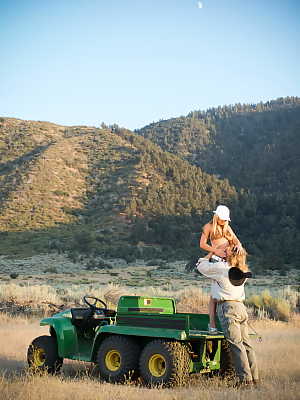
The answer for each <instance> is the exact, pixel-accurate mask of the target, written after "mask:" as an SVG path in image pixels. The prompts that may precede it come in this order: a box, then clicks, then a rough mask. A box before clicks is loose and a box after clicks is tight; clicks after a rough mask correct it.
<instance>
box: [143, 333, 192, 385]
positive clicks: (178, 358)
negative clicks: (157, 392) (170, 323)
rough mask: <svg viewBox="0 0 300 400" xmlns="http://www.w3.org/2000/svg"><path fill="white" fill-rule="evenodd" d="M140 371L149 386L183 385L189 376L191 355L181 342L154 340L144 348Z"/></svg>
mask: <svg viewBox="0 0 300 400" xmlns="http://www.w3.org/2000/svg"><path fill="white" fill-rule="evenodd" d="M139 365H140V373H141V377H142V379H143V381H144V383H145V384H146V385H148V386H158V385H162V386H181V385H184V384H185V383H186V382H187V380H188V377H189V371H190V356H189V353H188V351H187V348H186V346H185V345H184V344H182V343H180V342H171V341H166V340H153V341H152V342H150V343H148V344H147V345H146V346H145V348H144V349H143V351H142V353H141V357H140V362H139Z"/></svg>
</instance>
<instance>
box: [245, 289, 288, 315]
mask: <svg viewBox="0 0 300 400" xmlns="http://www.w3.org/2000/svg"><path fill="white" fill-rule="evenodd" d="M246 304H247V305H248V306H252V307H253V308H254V312H255V314H256V315H257V316H259V315H267V316H269V317H270V318H272V319H275V320H280V321H286V322H287V321H289V319H290V315H291V304H290V303H289V302H288V301H287V300H286V299H284V298H279V297H273V296H272V295H271V294H270V292H269V291H268V290H264V291H263V292H262V293H261V294H260V295H252V296H251V297H249V299H248V300H247V301H246Z"/></svg>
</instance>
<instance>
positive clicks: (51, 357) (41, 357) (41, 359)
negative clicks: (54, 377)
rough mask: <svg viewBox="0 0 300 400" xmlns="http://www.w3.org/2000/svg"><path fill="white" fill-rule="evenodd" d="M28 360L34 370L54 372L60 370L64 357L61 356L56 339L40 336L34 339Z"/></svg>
mask: <svg viewBox="0 0 300 400" xmlns="http://www.w3.org/2000/svg"><path fill="white" fill-rule="evenodd" d="M27 362H28V365H29V368H30V369H31V371H32V372H35V373H36V372H48V373H49V374H54V373H56V372H58V371H59V370H60V368H61V367H62V364H63V358H61V357H59V355H58V350H57V342H56V339H55V338H54V337H52V336H39V337H37V338H36V339H34V340H33V341H32V343H31V344H30V346H29V348H28V351H27Z"/></svg>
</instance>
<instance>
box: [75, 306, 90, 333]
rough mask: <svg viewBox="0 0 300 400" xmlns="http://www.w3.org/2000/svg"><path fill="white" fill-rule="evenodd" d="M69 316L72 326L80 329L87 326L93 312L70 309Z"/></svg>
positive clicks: (88, 309)
mask: <svg viewBox="0 0 300 400" xmlns="http://www.w3.org/2000/svg"><path fill="white" fill-rule="evenodd" d="M71 314H72V319H71V322H72V324H73V325H74V326H77V327H78V328H81V327H83V326H86V325H87V323H88V321H89V319H90V318H91V317H92V315H93V311H92V310H91V309H90V308H71Z"/></svg>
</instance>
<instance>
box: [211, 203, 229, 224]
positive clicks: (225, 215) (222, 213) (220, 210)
mask: <svg viewBox="0 0 300 400" xmlns="http://www.w3.org/2000/svg"><path fill="white" fill-rule="evenodd" d="M214 214H216V215H217V216H218V217H219V218H221V219H224V220H225V221H231V220H230V217H229V214H230V211H229V208H228V207H226V206H218V207H217V208H216V210H215V211H214Z"/></svg>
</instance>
